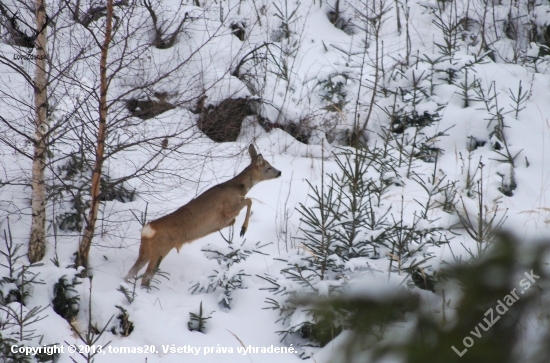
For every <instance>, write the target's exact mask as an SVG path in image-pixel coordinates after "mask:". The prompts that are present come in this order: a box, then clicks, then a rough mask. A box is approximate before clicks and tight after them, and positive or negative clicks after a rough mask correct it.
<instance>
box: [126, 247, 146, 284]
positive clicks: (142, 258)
mask: <svg viewBox="0 0 550 363" xmlns="http://www.w3.org/2000/svg"><path fill="white" fill-rule="evenodd" d="M149 243H150V241H149V240H146V239H145V238H142V239H141V245H140V246H139V255H138V258H137V261H136V263H134V265H133V266H132V268H131V269H130V271H128V275H126V277H125V278H124V279H125V280H126V281H128V280H130V279H131V278H133V277H135V276H136V275H137V273H138V272H139V270H141V269H142V268H143V266H145V264H146V263H147V261H149Z"/></svg>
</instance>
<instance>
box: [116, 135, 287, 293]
mask: <svg viewBox="0 0 550 363" xmlns="http://www.w3.org/2000/svg"><path fill="white" fill-rule="evenodd" d="M248 151H249V153H250V157H251V159H252V161H251V163H250V165H249V166H248V167H246V168H245V169H244V170H243V171H242V172H241V173H240V174H239V175H237V176H236V177H234V178H233V179H231V180H228V181H226V182H224V183H221V184H218V185H216V186H213V187H212V188H210V189H208V190H207V191H205V192H204V193H202V194H201V195H199V196H198V197H196V198H195V199H193V200H191V201H190V202H189V203H187V204H186V205H184V206H183V207H181V208H179V209H177V210H176V211H174V212H172V213H170V214H168V215H166V216H164V217H161V218H159V219H157V220H155V221H152V222H149V223H148V224H146V225H145V226H144V227H143V229H142V230H141V245H140V247H139V256H138V259H137V261H136V263H135V264H134V266H132V268H131V269H130V271H129V272H128V275H127V276H126V279H129V278H132V277H134V276H136V275H137V273H138V272H139V270H141V269H142V268H143V266H145V264H147V263H148V266H147V270H146V271H145V274H144V275H143V278H142V280H141V285H142V286H149V283H150V281H151V277H152V276H153V274H154V272H155V269H156V268H157V267H158V265H159V264H160V262H161V260H162V259H163V258H164V257H166V255H167V254H168V253H169V252H170V251H171V250H172V248H176V249H177V250H178V252H179V250H180V248H181V246H183V245H184V244H185V243H190V242H192V241H194V240H196V239H199V238H201V237H204V236H206V235H208V234H210V233H212V232H216V231H219V230H220V229H222V228H225V227H228V226H232V225H233V224H234V223H235V218H236V217H237V216H238V215H239V212H240V211H241V209H243V208H244V207H245V206H246V207H247V209H246V218H245V220H244V223H243V225H242V228H241V237H242V236H244V234H245V232H246V230H247V229H248V221H249V219H250V209H251V207H252V200H251V199H249V198H246V193H248V191H249V190H250V188H252V187H253V186H254V185H255V184H257V183H259V182H261V181H264V180H269V179H275V178H277V177H279V176H281V172H280V171H279V170H277V169H275V168H274V167H272V166H271V165H270V164H269V163H268V162H267V161H265V160H264V158H263V157H262V155H261V154H260V155H258V154H257V152H256V149H255V148H254V146H253V145H250V147H249V148H248Z"/></svg>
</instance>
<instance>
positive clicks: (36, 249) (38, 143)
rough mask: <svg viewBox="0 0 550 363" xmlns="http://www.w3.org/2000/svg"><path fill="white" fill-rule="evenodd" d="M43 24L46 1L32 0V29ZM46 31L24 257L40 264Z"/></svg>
mask: <svg viewBox="0 0 550 363" xmlns="http://www.w3.org/2000/svg"><path fill="white" fill-rule="evenodd" d="M45 22H46V2H45V0H36V29H38V30H40V29H42V27H43V26H44V24H45ZM46 42H47V39H46V28H45V27H44V29H42V32H41V33H40V34H38V37H37V39H36V70H35V78H34V102H35V108H36V114H35V124H36V129H35V144H34V155H33V162H32V180H31V186H32V195H31V208H32V221H31V237H30V241H29V252H28V257H29V261H30V262H31V263H34V262H37V261H40V260H41V259H42V258H43V257H44V254H45V252H46V185H45V182H44V174H45V170H46V138H47V131H48V121H47V111H48V103H47V102H48V101H47V79H46V77H47V75H46V45H47V44H46Z"/></svg>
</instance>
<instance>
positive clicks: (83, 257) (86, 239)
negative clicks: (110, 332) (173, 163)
mask: <svg viewBox="0 0 550 363" xmlns="http://www.w3.org/2000/svg"><path fill="white" fill-rule="evenodd" d="M112 22H113V0H108V2H107V18H106V30H105V39H104V41H103V46H102V47H101V59H100V61H99V72H100V86H99V89H100V99H99V129H98V133H97V145H96V157H95V163H94V171H93V175H92V191H91V196H92V200H91V202H90V212H89V214H88V217H87V219H86V227H85V229H84V236H83V237H82V240H81V241H80V246H79V248H78V253H77V256H76V261H75V262H76V266H77V267H78V266H83V267H84V268H88V256H89V254H90V247H91V245H92V239H93V237H94V229H95V223H96V220H97V212H98V209H99V203H100V201H101V194H100V188H99V187H100V180H101V171H102V169H103V159H104V157H103V155H104V150H105V136H106V132H107V130H106V129H107V89H108V84H107V52H108V50H109V43H110V42H111V32H112Z"/></svg>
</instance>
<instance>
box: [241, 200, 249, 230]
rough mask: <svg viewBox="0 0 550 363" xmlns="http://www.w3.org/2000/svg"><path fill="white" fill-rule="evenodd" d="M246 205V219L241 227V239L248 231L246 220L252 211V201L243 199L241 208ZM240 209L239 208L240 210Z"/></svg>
mask: <svg viewBox="0 0 550 363" xmlns="http://www.w3.org/2000/svg"><path fill="white" fill-rule="evenodd" d="M245 205H246V218H245V219H244V223H243V226H242V227H241V237H243V236H244V234H245V233H246V230H247V229H248V220H249V219H250V210H251V209H252V199H248V198H245V199H244V201H243V206H242V207H244V206H245ZM242 207H241V208H242Z"/></svg>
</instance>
